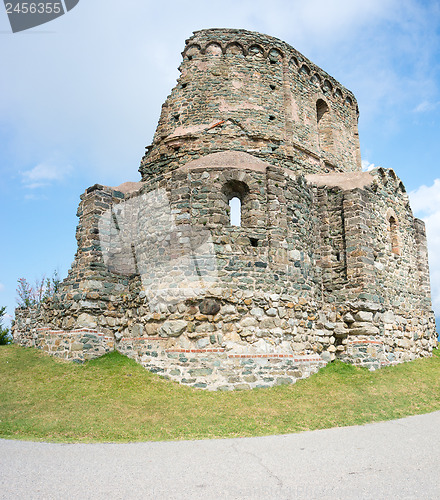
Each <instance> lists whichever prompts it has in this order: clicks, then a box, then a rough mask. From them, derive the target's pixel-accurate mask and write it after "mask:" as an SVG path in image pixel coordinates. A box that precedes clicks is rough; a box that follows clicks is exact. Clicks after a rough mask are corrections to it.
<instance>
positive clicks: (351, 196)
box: [14, 30, 437, 390]
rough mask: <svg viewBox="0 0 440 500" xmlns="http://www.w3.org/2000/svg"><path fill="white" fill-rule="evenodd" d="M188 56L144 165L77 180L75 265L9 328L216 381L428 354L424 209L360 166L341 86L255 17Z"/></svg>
mask: <svg viewBox="0 0 440 500" xmlns="http://www.w3.org/2000/svg"><path fill="white" fill-rule="evenodd" d="M183 57H184V60H183V63H182V67H181V71H182V76H181V79H180V80H179V82H178V85H177V87H176V88H175V89H174V90H173V91H172V93H171V96H170V97H169V98H168V99H167V102H166V103H165V104H164V108H163V110H162V115H161V118H160V121H159V125H158V129H157V132H156V135H155V137H154V140H153V144H152V146H151V147H150V148H148V151H147V155H146V156H145V157H144V158H143V160H142V164H141V168H140V171H141V173H142V181H141V182H137V183H126V184H123V185H121V186H119V187H118V188H111V187H106V186H101V185H95V186H92V187H91V188H89V189H87V190H86V192H85V193H84V194H83V195H82V196H81V202H80V205H79V208H78V217H79V224H78V228H77V234H76V237H77V241H78V251H77V253H76V256H75V260H74V263H73V264H72V268H71V270H70V271H69V274H68V276H67V278H66V279H65V280H64V281H63V283H62V284H61V286H60V288H59V290H58V291H57V292H56V293H55V295H54V296H53V297H51V298H50V299H48V300H46V301H45V302H43V303H42V304H40V305H39V306H38V307H36V308H34V309H17V311H16V322H15V325H14V339H15V341H16V342H18V343H20V344H22V345H32V346H35V347H39V348H42V349H44V350H46V351H47V352H49V353H50V354H54V355H57V356H61V357H64V358H66V359H73V360H75V361H77V362H82V361H84V360H87V359H90V358H92V357H96V356H99V355H102V354H103V353H105V352H108V351H109V350H112V349H116V350H118V351H120V352H122V353H124V354H127V355H128V356H130V357H132V358H133V359H135V360H136V361H138V362H139V363H141V364H142V365H143V366H145V367H146V368H147V369H149V370H151V371H153V372H156V373H159V374H161V375H163V376H165V377H168V378H170V379H172V380H175V381H178V382H180V383H183V384H188V385H191V386H193V387H198V388H207V389H219V390H232V389H243V388H254V387H260V386H271V385H276V384H283V383H291V382H294V381H295V380H297V379H299V378H304V377H307V376H309V375H310V374H312V373H314V372H316V371H317V370H318V369H319V368H320V367H322V366H324V365H325V364H326V363H328V362H331V361H333V360H335V359H340V360H343V361H345V362H349V363H354V364H357V365H359V366H364V367H367V368H371V369H376V368H379V367H381V366H385V365H389V364H394V363H398V362H403V361H410V360H412V359H415V358H417V357H423V356H430V355H431V353H432V349H433V348H434V347H435V346H436V345H437V334H436V331H435V320H434V314H433V312H432V307H431V297H430V283H429V267H428V258H427V245H426V234H425V228H424V224H423V222H422V221H420V220H418V219H415V218H414V216H413V214H412V211H411V208H410V206H409V201H408V196H407V194H406V192H405V188H404V186H403V184H402V182H401V181H400V179H399V178H398V177H397V176H396V174H395V172H394V171H393V170H385V169H382V168H379V169H376V170H374V171H372V172H368V173H367V172H361V171H360V166H359V157H358V142H357V122H356V120H357V108H356V102H355V99H354V96H353V95H352V94H351V93H350V92H349V91H347V90H346V89H344V88H343V87H342V86H340V85H339V84H338V83H337V82H336V81H335V80H333V79H332V78H331V77H330V76H329V75H327V74H326V73H325V72H323V71H322V70H320V69H319V68H317V67H315V66H314V65H313V64H312V63H310V61H308V60H307V59H305V58H304V57H303V56H301V55H300V54H299V53H297V52H296V51H295V50H294V49H292V48H291V47H289V46H288V45H287V44H284V42H281V41H278V40H276V39H272V38H270V37H266V36H263V35H259V34H255V33H250V32H243V31H240V30H209V31H203V32H197V33H195V35H194V37H192V38H191V39H190V40H189V41H187V44H186V47H185V50H184V54H183ZM268 114H269V116H267V115H268ZM271 116H273V117H274V119H273V120H272V119H271V118H270V117H271ZM233 198H236V199H238V200H239V203H240V206H241V209H240V215H241V222H240V224H239V225H234V223H233V221H232V218H231V208H230V205H229V203H230V201H231V199H233Z"/></svg>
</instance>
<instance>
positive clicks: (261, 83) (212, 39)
mask: <svg viewBox="0 0 440 500" xmlns="http://www.w3.org/2000/svg"><path fill="white" fill-rule="evenodd" d="M179 69H180V71H181V77H180V79H179V81H178V84H177V86H176V87H175V88H174V89H173V91H172V93H171V95H170V96H169V97H168V99H167V101H166V102H165V104H164V105H163V107H162V114H161V117H160V120H159V124H158V127H157V131H156V134H155V136H154V140H153V144H152V146H150V147H149V148H147V154H146V156H145V157H144V159H143V161H142V164H141V169H140V170H141V173H142V175H143V178H144V179H145V177H146V176H148V175H150V174H156V173H162V172H163V171H165V170H169V169H172V168H178V166H181V165H183V164H184V163H186V162H187V161H190V160H192V159H196V158H198V157H201V156H204V155H206V154H209V153H214V152H218V151H227V150H235V151H244V152H248V153H251V154H253V155H255V156H257V157H260V158H262V159H264V160H265V161H267V162H269V163H271V164H274V165H279V166H284V167H286V168H290V169H292V170H294V171H297V170H298V169H300V170H302V171H303V172H306V173H313V172H321V171H327V172H329V171H334V170H335V171H342V172H343V171H353V170H358V169H360V153H359V138H358V132H357V115H358V110H357V104H356V100H355V97H354V95H353V94H352V93H351V92H350V91H348V90H347V89H345V88H344V87H342V86H341V85H340V84H339V83H338V82H337V81H336V80H334V79H333V78H332V77H331V76H330V75H328V74H327V73H325V72H324V71H323V70H321V69H320V68H318V67H317V66H315V65H314V64H313V63H312V62H311V61H309V60H308V59H306V58H305V57H304V56H303V55H301V54H300V53H299V52H297V51H296V50H295V49H293V48H292V47H290V46H289V45H288V44H286V43H284V42H282V41H280V40H277V39H276V38H272V37H268V36H265V35H261V34H259V33H253V32H248V31H244V30H204V31H198V32H196V33H195V34H194V36H193V37H192V38H190V39H189V40H187V42H186V47H185V50H184V52H183V62H182V64H181V66H180V68H179ZM318 107H320V112H319V118H320V119H319V120H318V116H317V113H318V111H317V108H318ZM321 115H322V116H321Z"/></svg>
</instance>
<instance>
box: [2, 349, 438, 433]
mask: <svg viewBox="0 0 440 500" xmlns="http://www.w3.org/2000/svg"><path fill="white" fill-rule="evenodd" d="M0 377H1V387H0V437H2V438H15V439H33V440H44V441H64V442H72V441H86V442H93V441H112V442H118V441H119V442H124V441H151V440H154V441H156V440H178V439H202V438H226V437H243V436H262V435H267V434H282V433H291V432H299V431H304V430H312V429H324V428H328V427H336V426H346V425H354V424H363V423H367V422H374V421H379V420H388V419H393V418H400V417H404V416H407V415H414V414H420V413H428V412H431V411H435V410H440V354H439V352H438V351H435V352H434V356H433V357H432V358H428V359H420V360H417V361H413V362H411V363H405V364H402V365H398V366H395V367H389V368H383V369H382V370H378V371H376V372H369V371H368V370H365V369H361V368H355V367H353V366H350V365H344V364H343V363H340V362H336V363H332V364H330V365H328V366H327V367H326V368H324V369H323V370H321V371H320V372H319V373H318V374H317V375H314V376H312V377H311V378H309V379H307V380H301V381H299V382H297V383H296V384H293V385H289V386H279V387H273V388H270V389H255V390H253V391H235V392H226V393H224V392H207V391H203V390H196V389H191V388H189V387H183V386H180V385H178V384H176V383H174V382H169V381H166V380H164V379H162V378H160V377H158V376H157V375H153V374H151V373H149V372H147V371H146V370H145V369H144V368H142V367H141V366H139V365H137V364H136V363H135V362H134V361H132V360H130V359H128V358H126V357H123V356H121V355H120V354H118V353H115V352H114V353H111V354H108V355H106V356H104V357H102V358H99V359H96V360H93V361H90V362H88V363H86V364H85V365H75V364H72V363H68V362H64V361H60V360H56V359H54V358H51V357H49V356H47V355H45V354H43V353H42V352H41V351H38V350H36V349H27V348H23V347H18V346H16V345H9V346H1V347H0Z"/></svg>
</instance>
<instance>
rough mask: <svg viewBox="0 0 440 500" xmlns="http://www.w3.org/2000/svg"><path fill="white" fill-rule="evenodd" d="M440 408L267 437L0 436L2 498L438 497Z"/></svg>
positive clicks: (439, 494) (439, 489)
mask: <svg viewBox="0 0 440 500" xmlns="http://www.w3.org/2000/svg"><path fill="white" fill-rule="evenodd" d="M439 465H440V412H435V413H430V414H428V415H419V416H414V417H408V418H404V419H401V420H393V421H389V422H381V423H376V424H369V425H364V426H355V427H343V428H335V429H327V430H320V431H312V432H303V433H300V434H290V435H283V436H268V437H262V438H243V439H224V440H210V441H180V442H147V443H129V444H53V443H35V442H25V441H9V440H0V498H1V499H45V500H49V499H106V500H108V499H124V500H126V499H150V498H151V499H153V498H154V499H167V500H168V499H179V500H181V499H191V500H192V499H204V500H210V499H271V498H275V499H375V500H376V499H426V498H428V499H436V500H438V499H439V498H440V479H439Z"/></svg>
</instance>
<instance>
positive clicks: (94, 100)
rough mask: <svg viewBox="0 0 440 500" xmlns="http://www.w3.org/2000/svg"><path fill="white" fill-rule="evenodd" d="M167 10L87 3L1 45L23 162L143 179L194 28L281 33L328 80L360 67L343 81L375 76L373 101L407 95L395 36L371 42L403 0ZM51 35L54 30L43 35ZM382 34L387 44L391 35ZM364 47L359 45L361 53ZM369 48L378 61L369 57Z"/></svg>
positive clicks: (11, 120)
mask: <svg viewBox="0 0 440 500" xmlns="http://www.w3.org/2000/svg"><path fill="white" fill-rule="evenodd" d="M403 3H404V4H411V5H412V3H413V2H412V0H411V1H408V0H405V2H403ZM167 7H168V8H167V9H163V5H162V4H161V3H158V2H153V1H151V0H150V1H147V0H130V1H128V2H127V5H126V6H125V4H124V9H121V8H120V6H119V4H117V2H108V1H107V0H95V1H94V2H80V4H79V5H78V6H77V7H76V8H75V9H74V10H72V11H71V12H69V14H68V15H66V16H62V17H60V18H59V19H57V20H55V21H52V22H51V23H50V28H49V25H47V26H46V27H45V28H44V29H42V31H41V32H40V33H39V32H38V29H37V30H35V31H34V32H33V36H32V37H31V36H26V35H22V36H20V37H19V36H11V37H4V40H2V42H4V44H5V46H4V51H3V58H2V68H3V72H4V73H5V74H6V75H7V78H4V79H2V80H1V81H0V121H4V122H5V123H6V124H7V125H8V129H9V130H11V131H12V145H11V150H13V151H14V154H15V155H16V156H17V163H18V164H19V165H20V164H21V165H22V164H26V163H27V164H29V161H31V158H35V157H39V158H42V157H43V158H44V157H47V151H48V150H59V151H63V153H64V154H65V156H66V158H68V160H67V161H68V162H70V163H75V166H76V168H82V169H83V171H88V172H89V171H90V170H95V172H97V173H98V172H99V173H101V172H102V173H103V174H105V176H106V178H108V177H109V175H111V174H113V175H118V176H119V177H118V180H120V181H121V182H122V181H123V180H127V179H126V177H127V172H129V174H128V175H130V176H133V177H136V179H135V180H137V176H138V174H137V168H138V165H139V160H140V158H141V157H142V155H143V152H144V147H145V146H146V145H147V144H149V143H150V141H151V139H152V136H153V133H154V129H155V126H156V123H157V120H158V119H159V114H160V106H161V104H162V103H163V101H164V100H165V98H166V96H167V94H168V93H169V91H170V89H171V88H172V86H173V85H174V82H175V79H176V78H177V77H178V71H177V67H178V65H179V63H180V52H181V51H182V49H183V45H184V40H185V39H186V38H188V37H189V36H190V35H191V32H192V31H193V30H197V29H202V28H210V27H234V28H245V29H250V30H255V31H261V32H263V33H267V34H269V35H273V36H277V37H279V38H282V39H284V40H286V41H287V42H289V43H291V44H292V45H293V46H295V47H296V48H298V49H299V50H300V51H302V52H304V53H305V55H306V56H308V57H310V58H312V60H315V59H314V58H315V56H317V55H318V54H321V57H322V60H319V59H318V60H316V62H317V63H318V64H319V63H321V65H322V66H323V67H324V69H326V70H328V71H329V72H331V71H332V70H333V69H335V68H338V67H339V64H340V68H344V69H341V71H340V73H341V75H340V76H342V75H343V74H347V73H350V72H351V71H352V69H351V68H352V67H353V66H356V67H357V68H360V67H361V68H362V70H361V69H359V70H358V71H357V73H356V75H357V76H356V78H350V80H351V82H346V81H345V80H344V82H343V83H345V84H347V85H349V84H350V85H353V83H354V82H355V81H356V82H357V81H359V82H362V81H363V79H365V76H366V75H365V73H366V72H368V77H369V78H368V86H367V87H368V90H366V92H365V93H366V95H369V96H370V95H372V94H374V92H376V93H378V96H377V97H376V99H377V100H379V99H380V98H381V96H382V95H383V93H386V94H387V95H391V96H393V95H394V94H395V93H396V88H401V87H402V81H399V80H398V78H395V77H393V76H388V77H387V75H390V74H392V73H393V71H392V69H391V65H390V64H388V62H389V61H388V60H386V61H385V62H384V61H383V51H384V50H385V49H384V47H387V46H388V45H389V44H387V41H389V38H387V39H385V40H376V39H375V38H374V37H372V36H370V35H371V33H370V31H371V29H372V27H377V26H378V25H380V24H381V23H385V22H394V18H396V17H398V14H399V13H400V12H401V11H402V9H403V7H402V1H401V0H369V1H366V2H353V1H352V0H334V1H332V2H329V1H328V0H310V1H307V2H304V1H303V0H273V1H272V2H271V5H270V8H269V7H268V4H267V2H265V1H263V0H252V1H251V0H244V1H243V2H236V1H235V0H224V1H223V2H222V3H218V4H213V5H210V7H209V9H208V8H206V2H205V1H204V0H203V1H202V0H194V1H193V2H192V3H191V8H190V9H189V8H188V4H186V3H184V2H180V1H170V2H168V4H167ZM0 21H1V20H0ZM3 22H4V23H7V19H6V16H5V19H4V20H3ZM0 28H2V26H0ZM4 28H5V29H6V25H4ZM48 29H50V30H51V31H53V33H51V34H49V33H44V30H48ZM79 29H80V30H81V37H78V33H79V31H78V30H79ZM381 32H382V33H384V35H383V36H386V34H387V33H388V29H383V30H381ZM390 36H391V35H390ZM364 39H365V40H367V41H365V40H364ZM31 41H32V42H31ZM358 41H359V42H358ZM358 43H362V44H364V45H363V49H364V50H362V53H361V51H360V50H358V48H359V47H358V46H357V45H356V44H358ZM373 43H374V44H377V45H380V48H381V51H380V52H376V51H374V50H370V48H371V44H373ZM353 45H355V46H353ZM368 51H369V53H368ZM393 51H394V52H395V51H396V47H395V46H393ZM394 52H393V53H394ZM353 53H355V54H356V57H353ZM358 53H359V54H358ZM389 53H390V50H388V51H387V57H388V56H389ZM402 57H403V55H402ZM371 60H374V61H378V60H379V61H380V62H382V63H383V64H382V68H379V67H378V66H377V65H375V64H373V65H370V64H369V61H371ZM17 61H20V64H17ZM335 61H338V62H336V63H335ZM347 61H350V64H349V65H347ZM343 72H344V73H343ZM355 72H356V70H355ZM335 76H338V75H336V74H335ZM385 77H387V78H385ZM341 79H342V78H341ZM373 80H374V81H373ZM383 82H385V83H383ZM382 84H383V85H385V87H384V90H383V91H381V90H378V89H379V87H380V86H381V85H382ZM372 89H374V92H373V90H372ZM405 91H406V88H404V89H403V91H402V92H405ZM36 96H38V98H36ZM364 111H365V108H364ZM97 181H100V182H104V181H103V180H100V179H99V178H98V179H97ZM106 182H107V180H106ZM114 182H117V181H116V180H115V181H114ZM34 183H35V184H38V182H37V181H35V182H34ZM35 187H36V186H35Z"/></svg>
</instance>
